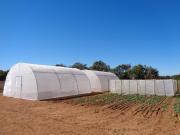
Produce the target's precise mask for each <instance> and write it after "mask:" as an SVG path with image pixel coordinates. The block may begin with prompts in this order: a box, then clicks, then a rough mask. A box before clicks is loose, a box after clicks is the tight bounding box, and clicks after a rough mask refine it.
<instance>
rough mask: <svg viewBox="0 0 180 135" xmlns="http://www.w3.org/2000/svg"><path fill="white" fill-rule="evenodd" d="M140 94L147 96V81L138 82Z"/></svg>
mask: <svg viewBox="0 0 180 135" xmlns="http://www.w3.org/2000/svg"><path fill="white" fill-rule="evenodd" d="M138 94H140V95H146V82H145V80H138Z"/></svg>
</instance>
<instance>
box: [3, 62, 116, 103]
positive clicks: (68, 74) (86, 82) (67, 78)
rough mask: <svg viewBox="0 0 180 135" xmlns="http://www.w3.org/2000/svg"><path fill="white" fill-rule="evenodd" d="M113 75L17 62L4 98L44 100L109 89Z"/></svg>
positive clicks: (7, 83)
mask: <svg viewBox="0 0 180 135" xmlns="http://www.w3.org/2000/svg"><path fill="white" fill-rule="evenodd" d="M111 79H113V80H115V79H117V77H116V76H115V75H114V74H112V73H106V72H96V71H91V70H78V69H75V68H66V67H56V66H45V65H34V64H26V63H18V64H16V65H14V66H13V67H12V68H11V69H10V71H9V73H8V75H7V78H6V82H5V85H4V91H3V95H4V96H9V97H15V98H21V99H29V100H44V99H51V98H59V97H67V96H74V95H80V94H88V93H91V92H103V91H107V90H110V88H109V81H110V80H111Z"/></svg>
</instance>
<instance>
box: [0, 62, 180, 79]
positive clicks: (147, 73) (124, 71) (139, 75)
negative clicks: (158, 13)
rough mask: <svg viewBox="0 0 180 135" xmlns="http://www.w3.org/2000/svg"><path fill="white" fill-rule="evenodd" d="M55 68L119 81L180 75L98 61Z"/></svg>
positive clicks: (1, 75) (2, 75)
mask: <svg viewBox="0 0 180 135" xmlns="http://www.w3.org/2000/svg"><path fill="white" fill-rule="evenodd" d="M55 66H61V67H70V68H77V69H80V70H84V69H86V70H96V71H104V72H112V73H115V74H116V75H117V76H118V77H119V79H171V78H172V79H176V80H180V74H179V75H174V76H159V71H158V70H157V69H156V68H154V67H151V66H147V65H141V64H138V65H134V66H132V65H131V64H120V65H117V66H116V67H115V68H112V67H110V65H108V64H106V63H105V62H103V61H101V60H99V61H95V62H94V63H93V64H92V65H91V66H89V67H88V66H87V64H83V63H80V62H75V63H74V64H73V65H70V66H66V65H64V64H62V63H60V64H56V65H55ZM7 73H8V71H3V70H0V81H4V80H5V78H6V75H7Z"/></svg>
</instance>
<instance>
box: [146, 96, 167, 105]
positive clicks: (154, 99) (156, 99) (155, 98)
mask: <svg viewBox="0 0 180 135" xmlns="http://www.w3.org/2000/svg"><path fill="white" fill-rule="evenodd" d="M164 98H165V97H164V96H150V98H148V99H147V100H146V101H145V102H144V103H145V104H147V105H156V104H157V103H159V102H161V101H162V100H163V99H164Z"/></svg>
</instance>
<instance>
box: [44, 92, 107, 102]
mask: <svg viewBox="0 0 180 135" xmlns="http://www.w3.org/2000/svg"><path fill="white" fill-rule="evenodd" d="M103 93H104V92H92V93H89V94H80V95H74V96H67V97H60V98H53V99H45V100H41V101H48V102H51V103H58V102H63V101H66V100H71V99H76V98H80V97H90V96H94V95H99V94H103Z"/></svg>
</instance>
